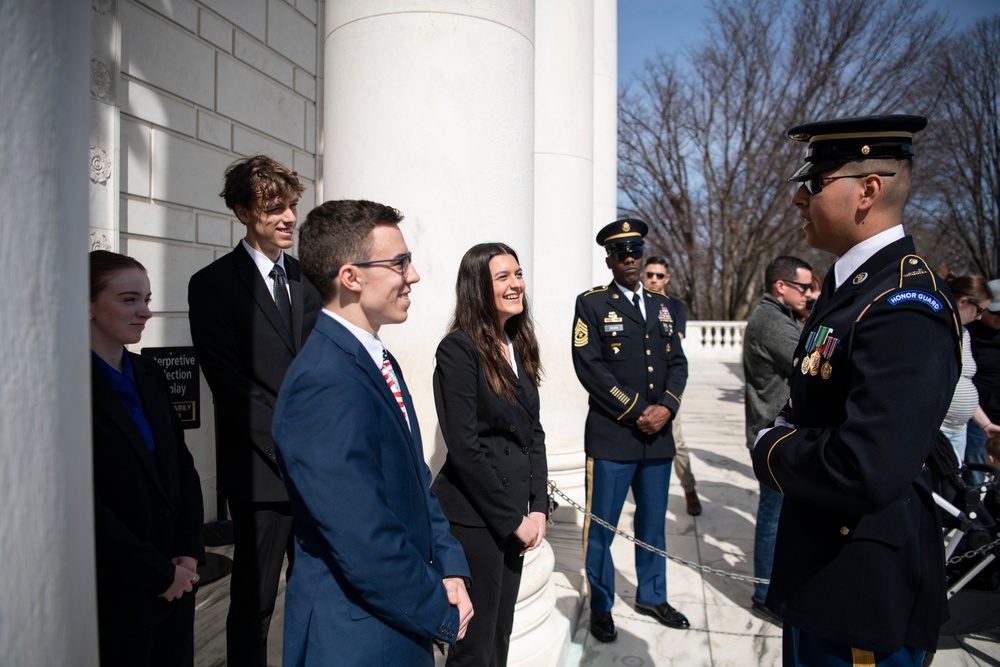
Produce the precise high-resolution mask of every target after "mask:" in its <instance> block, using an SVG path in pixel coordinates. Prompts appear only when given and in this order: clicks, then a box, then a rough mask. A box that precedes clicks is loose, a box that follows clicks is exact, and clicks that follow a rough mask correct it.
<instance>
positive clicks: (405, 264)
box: [326, 252, 413, 278]
mask: <svg viewBox="0 0 1000 667" xmlns="http://www.w3.org/2000/svg"><path fill="white" fill-rule="evenodd" d="M412 258H413V253H412V252H408V253H406V254H405V255H400V256H399V257H391V258H389V259H369V260H367V261H364V262H348V263H347V264H343V265H341V266H338V267H337V268H336V269H335V270H334V271H330V272H329V273H327V274H326V275H327V276H329V277H330V278H336V277H337V274H338V273H340V270H341V269H342V268H344V267H345V266H348V265H350V266H375V265H376V264H385V265H386V266H387V267H389V268H395V267H397V266H398V267H399V272H400V273H401V274H403V275H404V276H405V275H406V270H407V269H408V268H410V260H411V259H412Z"/></svg>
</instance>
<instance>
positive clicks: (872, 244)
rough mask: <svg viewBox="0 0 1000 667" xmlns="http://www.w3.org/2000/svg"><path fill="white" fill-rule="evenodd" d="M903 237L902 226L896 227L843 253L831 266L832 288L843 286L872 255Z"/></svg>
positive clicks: (904, 233) (904, 234)
mask: <svg viewBox="0 0 1000 667" xmlns="http://www.w3.org/2000/svg"><path fill="white" fill-rule="evenodd" d="M904 236H906V232H904V231H903V225H896V226H895V227H890V228H889V229H887V230H885V231H883V232H879V233H878V234H876V235H875V236H873V237H871V238H868V239H865V240H864V241H862V242H861V243H859V244H857V245H856V246H854V247H853V248H851V249H850V250H848V251H847V252H845V253H844V254H843V256H842V257H841V258H840V259H838V260H837V262H836V263H835V264H834V265H833V274H834V286H835V287H840V286H841V285H843V284H844V281H845V280H847V279H848V278H849V277H850V276H851V275H852V274H853V273H854V272H855V271H857V270H858V269H859V268H861V265H862V264H864V263H865V262H867V261H868V260H869V259H871V257H872V255H874V254H875V253H877V252H878V251H879V250H881V249H882V248H884V247H886V246H887V245H889V244H890V243H893V242H894V241H898V240H899V239H901V238H903V237H904Z"/></svg>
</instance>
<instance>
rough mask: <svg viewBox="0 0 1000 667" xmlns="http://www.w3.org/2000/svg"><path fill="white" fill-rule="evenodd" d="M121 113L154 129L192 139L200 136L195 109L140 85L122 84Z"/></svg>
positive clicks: (136, 83)
mask: <svg viewBox="0 0 1000 667" xmlns="http://www.w3.org/2000/svg"><path fill="white" fill-rule="evenodd" d="M121 109H122V113H126V114H128V115H130V116H134V117H135V118H140V119H142V120H144V121H148V122H150V123H152V124H153V125H160V126H162V127H166V128H169V129H171V130H175V131H176V132H180V133H181V134H186V135H188V136H189V137H193V136H195V134H196V133H197V128H198V125H197V119H196V115H195V108H194V106H192V105H191V104H189V103H187V102H183V101H181V100H178V99H177V98H174V97H171V96H169V95H165V94H163V93H161V92H159V91H157V90H154V89H153V88H150V87H148V86H145V85H143V84H142V83H140V82H138V81H129V80H128V79H123V80H122V82H121Z"/></svg>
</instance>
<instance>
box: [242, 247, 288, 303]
mask: <svg viewBox="0 0 1000 667" xmlns="http://www.w3.org/2000/svg"><path fill="white" fill-rule="evenodd" d="M240 243H242V244H243V248H244V249H246V251H247V253H248V254H249V255H250V259H252V260H253V263H254V264H256V265H257V270H258V271H260V275H261V277H262V278H263V279H264V282H266V283H267V286H268V288H273V286H274V280H273V279H271V278H270V274H271V269H273V268H274V265H275V264H277V265H278V266H280V267H281V270H282V271H285V251H284V250H282V251H281V252H279V253H278V261H277V262H274V261H272V260H271V258H270V257H268V256H267V255H265V254H264V253H262V252H261V251H260V250H257V249H256V248H254V247H253V246H251V245H250V244H249V243H247V240H246V239H240ZM285 276H286V278H285V282H286V283H287V282H288V278H287V276H288V271H285ZM271 291H274V290H273V289H272V290H271Z"/></svg>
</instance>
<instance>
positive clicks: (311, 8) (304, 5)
mask: <svg viewBox="0 0 1000 667" xmlns="http://www.w3.org/2000/svg"><path fill="white" fill-rule="evenodd" d="M295 9H297V10H299V13H300V14H302V15H303V16H305V17H306V18H307V19H309V20H310V21H312V22H313V23H316V21H317V20H318V18H317V17H318V15H319V7H318V6H317V2H316V0H295Z"/></svg>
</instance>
